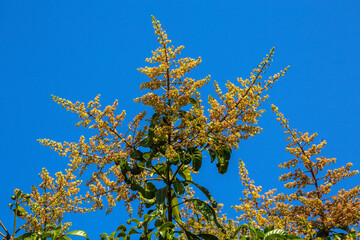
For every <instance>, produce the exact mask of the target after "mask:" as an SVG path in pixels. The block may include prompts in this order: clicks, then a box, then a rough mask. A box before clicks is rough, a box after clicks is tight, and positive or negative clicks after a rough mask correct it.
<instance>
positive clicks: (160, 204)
mask: <svg viewBox="0 0 360 240" xmlns="http://www.w3.org/2000/svg"><path fill="white" fill-rule="evenodd" d="M167 192H168V187H167V186H165V187H163V188H160V189H159V190H157V191H156V193H155V206H156V209H157V210H158V211H159V212H160V215H163V214H164V205H165V197H166V194H167Z"/></svg>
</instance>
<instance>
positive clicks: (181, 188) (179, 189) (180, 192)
mask: <svg viewBox="0 0 360 240" xmlns="http://www.w3.org/2000/svg"><path fill="white" fill-rule="evenodd" d="M173 185H174V190H175V192H176V193H177V194H178V195H183V194H184V193H185V188H184V186H183V184H182V182H181V181H180V180H179V179H177V178H176V177H175V179H174V181H173Z"/></svg>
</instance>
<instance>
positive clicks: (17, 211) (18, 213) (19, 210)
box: [13, 205, 27, 217]
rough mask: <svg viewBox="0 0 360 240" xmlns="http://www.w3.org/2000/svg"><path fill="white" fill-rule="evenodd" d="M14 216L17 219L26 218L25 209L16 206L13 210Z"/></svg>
mask: <svg viewBox="0 0 360 240" xmlns="http://www.w3.org/2000/svg"><path fill="white" fill-rule="evenodd" d="M13 212H14V214H16V216H18V217H24V216H26V214H27V212H26V210H25V208H23V207H22V206H20V205H17V206H16V207H15V208H14V209H13Z"/></svg>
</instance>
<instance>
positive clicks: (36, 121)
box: [0, 0, 360, 239]
mask: <svg viewBox="0 0 360 240" xmlns="http://www.w3.org/2000/svg"><path fill="white" fill-rule="evenodd" d="M151 14H152V15H154V16H156V17H157V18H158V19H159V20H160V21H161V23H162V24H163V26H164V28H165V29H166V30H167V32H168V35H169V38H170V39H172V40H173V43H174V44H175V45H185V50H184V52H183V56H186V57H193V58H197V57H198V56H201V57H202V58H203V63H202V64H201V65H200V67H199V68H198V69H197V70H196V71H195V72H194V75H193V76H195V77H198V78H200V77H204V76H206V75H208V74H211V76H212V79H213V80H217V81H218V82H219V83H220V84H223V83H225V81H227V80H233V81H235V80H236V78H237V77H244V78H245V77H248V76H249V73H250V71H251V70H252V69H253V68H254V67H255V66H256V65H257V64H258V63H259V62H260V61H261V60H262V58H263V57H264V56H265V54H267V53H268V52H269V50H270V49H271V48H272V47H273V46H274V47H276V50H275V51H276V53H275V58H274V63H273V65H272V66H271V68H270V69H269V71H268V72H269V73H276V72H277V71H279V70H281V69H282V68H284V67H286V66H287V65H290V66H291V67H290V69H289V71H288V73H287V75H286V76H285V77H284V78H283V79H281V81H280V82H278V83H277V84H276V85H275V87H274V88H273V89H272V90H271V92H270V98H269V101H268V102H267V103H266V104H264V108H265V109H266V110H267V112H266V113H265V114H264V116H263V118H262V120H261V121H260V125H261V126H262V127H263V129H264V130H263V133H262V134H260V135H258V136H256V137H254V138H252V139H250V140H248V141H246V142H243V143H242V144H241V145H240V149H239V150H237V151H235V152H234V154H233V156H232V157H233V158H232V161H231V164H230V167H229V168H230V170H229V172H228V174H227V175H224V176H218V175H216V172H217V171H216V167H215V165H210V164H208V165H206V166H204V169H202V170H203V172H207V173H208V174H205V173H203V174H200V175H199V176H198V178H197V179H198V181H199V182H200V183H201V184H203V185H204V186H207V187H208V188H209V189H210V191H211V192H212V193H213V195H214V197H215V198H216V199H217V200H218V201H219V202H222V203H224V204H225V206H226V207H225V212H228V213H229V216H231V217H235V216H236V214H235V213H234V212H233V211H232V210H231V209H230V206H231V205H233V204H237V203H238V198H239V197H240V196H241V189H242V188H241V186H240V185H239V181H238V179H239V177H238V175H237V172H238V169H237V162H238V158H242V159H243V160H244V161H245V163H246V165H247V167H248V169H249V171H250V174H251V176H252V177H253V178H254V179H255V180H256V183H258V184H259V185H263V186H264V189H269V188H278V189H279V190H281V189H282V183H280V182H279V181H278V180H277V179H278V176H279V175H280V174H281V173H282V171H281V170H280V169H278V167H277V166H278V164H279V163H282V162H284V161H287V160H289V158H290V157H291V156H289V154H287V153H286V152H285V146H286V142H285V137H284V135H283V134H282V129H281V127H280V125H279V124H278V122H276V120H275V117H274V115H273V114H272V113H271V111H270V104H271V103H274V104H276V105H277V106H278V107H279V109H280V111H281V112H283V113H284V114H285V116H286V117H287V118H289V119H290V124H291V125H292V126H293V127H296V128H297V129H299V130H301V131H309V132H314V131H316V132H318V134H319V136H320V138H319V139H321V138H323V139H326V140H327V142H328V146H327V147H326V150H325V151H324V154H325V156H327V157H336V158H337V159H338V165H337V166H341V165H344V164H345V163H347V162H353V163H354V168H356V169H360V161H359V158H360V153H359V136H360V128H359V117H360V107H359V104H360V100H359V99H360V94H359V93H360V90H359V88H360V79H359V69H360V47H359V43H360V28H359V24H360V2H359V1H358V0H353V1H350V0H349V1H340V0H339V1H333V0H328V1H310V0H286V1H285V0H273V1H270V0H261V1H260V0H259V1H256V0H254V1H209V0H208V1H165V0H164V1H130V0H128V1H121V0H117V1H115V0H112V1H110V0H109V1H90V0H87V1H80V0H76V1H73V0H71V1H70V0H67V1H48V0H46V1H45V0H39V1H5V0H4V1H1V2H0V81H1V88H0V112H1V117H0V132H1V139H0V152H1V165H2V166H1V168H0V188H1V195H0V196H1V197H0V220H1V221H3V223H4V224H5V225H6V226H9V228H10V229H11V227H10V226H11V224H12V221H13V219H12V216H11V212H10V210H8V207H7V204H8V203H9V200H10V198H9V197H10V196H11V194H12V192H13V189H14V188H20V189H23V190H24V191H30V187H31V185H33V184H35V185H36V184H38V183H39V181H40V179H39V177H38V173H39V172H40V171H41V168H42V167H46V168H47V169H48V170H49V171H50V172H51V173H52V174H53V173H55V172H56V171H60V170H62V169H63V168H64V167H65V166H66V161H67V159H63V158H60V157H58V155H57V154H56V153H54V152H52V151H51V150H50V149H47V148H46V147H43V146H41V145H40V144H39V143H37V141H36V140H37V139H39V138H50V139H53V140H58V141H64V140H66V141H77V140H78V139H79V137H80V136H81V135H82V134H89V132H87V131H85V130H84V129H81V128H75V127H74V124H75V122H76V119H77V117H76V115H74V114H72V113H70V112H66V111H65V110H64V109H62V108H60V107H59V106H58V105H57V104H55V103H53V102H52V100H51V97H50V95H51V94H54V95H57V96H59V97H63V98H67V99H69V100H73V101H76V100H79V101H85V102H87V101H89V100H91V99H92V98H93V97H95V96H96V95H97V94H99V93H100V94H101V96H102V97H101V99H102V103H103V105H107V104H111V103H112V102H113V100H114V99H118V100H119V103H120V104H119V109H125V110H126V111H127V113H128V116H129V118H128V119H131V118H132V117H133V116H134V115H135V114H136V112H138V111H141V110H143V109H144V108H143V107H142V105H140V104H136V103H134V102H133V98H135V97H138V96H140V95H142V92H141V91H140V90H139V88H138V86H139V85H140V83H141V82H142V81H144V80H145V76H143V75H141V74H140V73H139V72H137V71H136V69H137V68H138V67H142V66H145V62H144V60H145V58H146V57H149V56H150V54H151V52H150V51H151V50H155V49H156V48H157V42H156V37H155V36H154V33H153V29H152V25H151V18H150V15H151ZM209 89H211V88H209ZM209 93H212V91H209V92H205V93H204V96H207V94H209ZM214 176H216V178H214ZM359 180H360V177H359V176H356V177H353V178H352V179H351V180H349V181H346V182H344V185H343V187H345V188H348V187H352V186H355V185H358V184H359ZM126 218H127V216H126V215H125V212H124V209H123V207H122V206H121V204H120V205H119V208H117V209H116V210H115V211H114V212H113V214H111V215H110V216H107V217H105V213H104V212H100V213H93V214H88V215H85V216H75V217H73V216H69V219H71V220H73V222H74V226H73V228H72V229H83V230H86V231H88V233H89V235H90V237H91V239H97V237H98V236H99V234H100V233H102V232H111V231H113V230H115V228H116V226H118V225H120V224H122V223H124V222H125V220H124V219H126Z"/></svg>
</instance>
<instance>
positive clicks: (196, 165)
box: [190, 148, 202, 172]
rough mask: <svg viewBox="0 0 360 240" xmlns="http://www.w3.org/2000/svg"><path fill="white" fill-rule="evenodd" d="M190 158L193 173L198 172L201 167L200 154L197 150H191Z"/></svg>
mask: <svg viewBox="0 0 360 240" xmlns="http://www.w3.org/2000/svg"><path fill="white" fill-rule="evenodd" d="M190 153H191V158H192V165H193V169H194V171H196V172H197V171H199V170H200V168H201V165H202V153H201V151H200V150H199V149H197V148H192V149H191V150H190Z"/></svg>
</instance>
